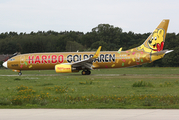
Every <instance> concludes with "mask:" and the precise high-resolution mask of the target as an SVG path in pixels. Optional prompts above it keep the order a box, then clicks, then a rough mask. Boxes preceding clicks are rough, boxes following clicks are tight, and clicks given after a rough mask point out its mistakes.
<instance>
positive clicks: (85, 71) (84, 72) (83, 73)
mask: <svg viewBox="0 0 179 120" xmlns="http://www.w3.org/2000/svg"><path fill="white" fill-rule="evenodd" d="M81 74H82V75H90V74H91V71H90V70H83V71H82V72H81Z"/></svg>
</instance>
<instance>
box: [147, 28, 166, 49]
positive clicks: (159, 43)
mask: <svg viewBox="0 0 179 120" xmlns="http://www.w3.org/2000/svg"><path fill="white" fill-rule="evenodd" d="M148 45H149V47H150V48H151V49H152V50H153V51H161V50H163V46H164V30H163V29H155V31H154V32H153V34H152V36H151V38H150V40H149V41H148Z"/></svg>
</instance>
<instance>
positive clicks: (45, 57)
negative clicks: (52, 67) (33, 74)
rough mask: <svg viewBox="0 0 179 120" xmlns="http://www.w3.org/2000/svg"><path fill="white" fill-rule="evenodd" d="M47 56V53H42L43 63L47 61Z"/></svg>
mask: <svg viewBox="0 0 179 120" xmlns="http://www.w3.org/2000/svg"><path fill="white" fill-rule="evenodd" d="M46 59H47V56H46V55H42V63H47V60H46Z"/></svg>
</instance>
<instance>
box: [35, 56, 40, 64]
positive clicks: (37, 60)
mask: <svg viewBox="0 0 179 120" xmlns="http://www.w3.org/2000/svg"><path fill="white" fill-rule="evenodd" d="M36 63H40V57H39V56H38V55H37V56H36V58H35V64H36Z"/></svg>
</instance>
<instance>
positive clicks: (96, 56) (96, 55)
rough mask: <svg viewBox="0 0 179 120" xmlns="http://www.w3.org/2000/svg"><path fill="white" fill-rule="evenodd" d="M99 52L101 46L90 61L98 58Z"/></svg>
mask: <svg viewBox="0 0 179 120" xmlns="http://www.w3.org/2000/svg"><path fill="white" fill-rule="evenodd" d="M100 50H101V46H99V48H98V50H97V51H96V53H95V54H94V56H93V57H92V59H95V58H98V56H99V53H100Z"/></svg>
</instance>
